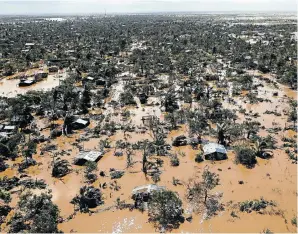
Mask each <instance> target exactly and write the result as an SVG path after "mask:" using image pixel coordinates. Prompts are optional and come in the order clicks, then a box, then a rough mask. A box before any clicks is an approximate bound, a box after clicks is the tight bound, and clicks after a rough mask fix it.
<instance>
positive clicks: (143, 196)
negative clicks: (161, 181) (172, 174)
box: [132, 184, 166, 202]
mask: <svg viewBox="0 0 298 234" xmlns="http://www.w3.org/2000/svg"><path fill="white" fill-rule="evenodd" d="M165 189H166V188H165V187H164V186H158V185H156V184H148V185H142V186H138V187H136V188H134V189H133V190H132V199H133V200H135V201H136V202H147V201H148V199H149V198H150V195H151V194H152V192H155V191H162V190H165Z"/></svg>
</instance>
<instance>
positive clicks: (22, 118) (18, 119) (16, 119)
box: [10, 115, 34, 126]
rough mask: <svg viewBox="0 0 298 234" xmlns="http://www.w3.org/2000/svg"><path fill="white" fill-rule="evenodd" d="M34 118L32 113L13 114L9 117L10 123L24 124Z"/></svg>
mask: <svg viewBox="0 0 298 234" xmlns="http://www.w3.org/2000/svg"><path fill="white" fill-rule="evenodd" d="M33 119H34V117H33V116H32V115H14V116H12V118H11V119H10V123H11V125H21V126H23V125H26V124H29V123H31V121H32V120H33Z"/></svg>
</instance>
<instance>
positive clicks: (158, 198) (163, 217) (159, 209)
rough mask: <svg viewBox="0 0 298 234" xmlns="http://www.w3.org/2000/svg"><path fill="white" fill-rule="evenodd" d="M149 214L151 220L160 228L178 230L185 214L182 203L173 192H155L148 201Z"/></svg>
mask: <svg viewBox="0 0 298 234" xmlns="http://www.w3.org/2000/svg"><path fill="white" fill-rule="evenodd" d="M148 213H149V217H150V219H149V220H150V221H152V222H155V223H157V225H158V226H159V227H160V228H164V229H168V228H176V227H178V226H179V223H180V222H181V218H182V214H183V209H182V201H181V200H180V198H179V197H178V194H176V193H174V192H172V191H168V190H165V191H154V192H153V193H152V196H151V197H150V199H149V201H148Z"/></svg>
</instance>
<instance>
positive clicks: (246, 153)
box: [235, 145, 257, 168]
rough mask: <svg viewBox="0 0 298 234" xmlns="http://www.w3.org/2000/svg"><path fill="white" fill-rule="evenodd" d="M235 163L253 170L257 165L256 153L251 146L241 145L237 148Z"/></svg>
mask: <svg viewBox="0 0 298 234" xmlns="http://www.w3.org/2000/svg"><path fill="white" fill-rule="evenodd" d="M235 152H236V158H235V163H236V164H238V163H240V164H242V165H244V166H246V167H247V168H252V167H254V165H255V164H256V163H257V160H256V152H255V151H254V150H253V149H252V148H251V147H249V146H246V145H239V146H236V147H235Z"/></svg>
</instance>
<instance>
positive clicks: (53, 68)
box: [49, 67, 58, 72]
mask: <svg viewBox="0 0 298 234" xmlns="http://www.w3.org/2000/svg"><path fill="white" fill-rule="evenodd" d="M49 72H58V67H49Z"/></svg>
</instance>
